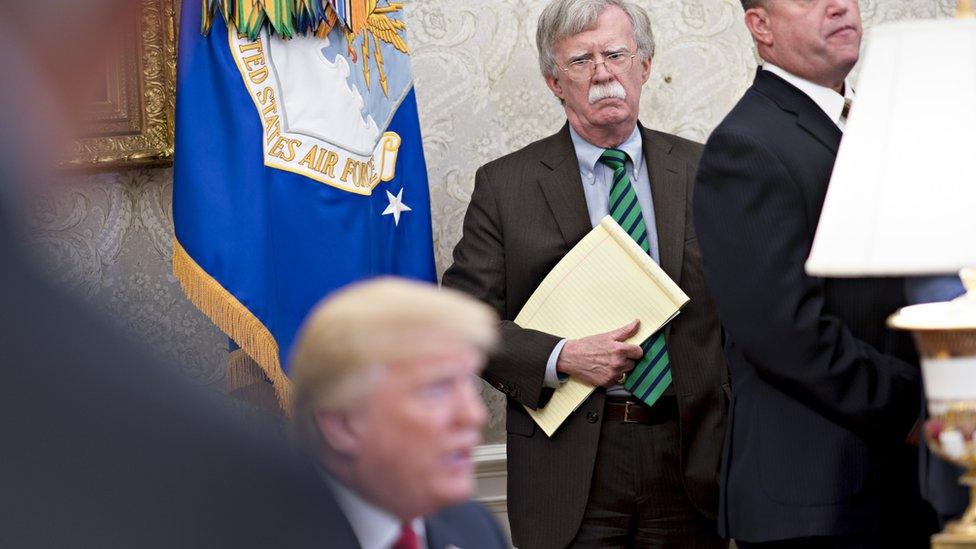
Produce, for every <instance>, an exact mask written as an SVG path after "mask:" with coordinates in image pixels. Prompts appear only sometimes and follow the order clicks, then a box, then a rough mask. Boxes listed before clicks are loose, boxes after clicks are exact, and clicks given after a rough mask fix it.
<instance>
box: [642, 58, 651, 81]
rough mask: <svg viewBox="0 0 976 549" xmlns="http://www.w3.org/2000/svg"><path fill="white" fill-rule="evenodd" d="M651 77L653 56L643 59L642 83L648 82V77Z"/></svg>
mask: <svg viewBox="0 0 976 549" xmlns="http://www.w3.org/2000/svg"><path fill="white" fill-rule="evenodd" d="M650 77H651V58H650V57H648V58H647V59H645V60H643V61H641V84H647V79H648V78H650Z"/></svg>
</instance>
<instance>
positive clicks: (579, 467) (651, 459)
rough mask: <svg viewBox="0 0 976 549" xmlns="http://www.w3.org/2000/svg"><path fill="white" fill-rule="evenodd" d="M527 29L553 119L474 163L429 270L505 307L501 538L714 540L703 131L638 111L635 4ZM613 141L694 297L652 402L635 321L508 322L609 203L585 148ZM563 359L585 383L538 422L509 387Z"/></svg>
mask: <svg viewBox="0 0 976 549" xmlns="http://www.w3.org/2000/svg"><path fill="white" fill-rule="evenodd" d="M573 21H575V22H576V26H575V27H574V26H573V24H572V23H573ZM537 41H538V45H539V50H540V64H541V66H542V71H543V74H544V76H545V78H546V82H547V84H548V85H549V87H550V89H551V90H552V91H553V93H554V94H555V95H556V97H558V98H559V99H560V100H561V101H562V103H563V106H564V108H565V110H566V115H567V118H568V124H567V126H565V127H563V129H562V130H561V131H559V132H558V133H557V134H555V135H552V136H550V137H547V138H545V139H542V140H541V141H537V142H535V143H533V144H531V145H529V146H527V147H525V148H524V149H522V150H519V151H516V152H514V153H512V154H510V155H508V156H505V157H503V158H501V159H498V160H496V161H494V162H491V163H489V164H487V165H485V166H483V167H482V168H481V169H479V170H478V173H477V175H476V181H475V188H474V193H473V195H472V198H471V204H470V206H469V208H468V211H467V215H466V217H465V221H464V234H463V237H462V239H461V241H460V242H459V243H458V245H457V248H455V250H454V264H453V265H452V266H451V267H450V269H448V271H447V272H446V273H445V275H444V280H443V282H444V285H445V286H450V287H454V288H458V289H461V290H463V291H466V292H468V293H470V294H472V295H474V296H475V297H477V298H479V299H481V300H482V301H484V302H486V303H488V304H489V305H491V306H492V307H493V308H494V309H495V310H496V311H497V312H498V314H499V315H500V316H501V318H502V319H503V322H502V342H501V345H500V350H499V352H498V353H497V354H496V355H495V356H494V357H493V358H492V359H491V360H490V361H489V363H488V366H487V368H486V369H485V371H484V374H483V377H484V378H485V379H486V380H487V381H488V382H489V383H490V384H491V385H493V386H494V387H496V388H497V389H499V390H500V391H502V392H503V393H505V394H506V395H507V397H508V416H507V424H506V429H507V431H508V508H509V519H510V521H511V530H512V536H513V541H514V543H515V545H517V546H519V547H523V548H536V547H565V546H568V545H575V546H600V547H624V546H627V547H630V546H633V545H635V544H636V545H638V546H648V545H650V546H659V547H716V546H724V545H725V544H726V543H725V542H724V541H723V540H721V539H719V538H718V536H717V534H716V526H715V523H714V516H715V511H716V506H717V483H716V478H717V472H718V458H719V453H720V447H721V444H722V438H723V433H724V429H725V411H726V408H727V396H726V393H725V391H724V390H723V383H725V381H726V379H727V375H726V372H725V367H724V364H723V362H722V356H721V348H720V341H721V333H720V328H719V326H718V323H717V321H716V319H715V315H714V313H713V309H712V303H711V299H710V298H709V297H708V295H707V294H706V292H705V285H704V278H703V275H702V272H701V266H700V260H699V252H698V247H697V243H696V241H695V234H694V230H693V229H692V222H691V212H690V200H691V194H692V181H693V180H694V173H695V166H696V164H697V161H698V158H699V153H700V148H701V147H700V145H698V144H696V143H693V142H690V141H687V140H684V139H681V138H679V137H675V136H672V135H667V134H664V133H660V132H655V131H651V130H648V129H646V128H643V127H642V126H640V125H639V124H638V121H637V118H638V102H639V98H640V91H641V86H642V85H643V83H644V82H645V81H646V80H647V77H648V74H649V72H650V65H651V55H652V53H653V40H652V38H651V34H650V21H649V18H648V17H647V14H646V13H645V12H644V11H643V10H642V9H640V8H638V7H636V6H634V5H632V4H630V3H628V2H612V1H608V2H603V3H602V4H601V3H597V5H594V4H593V3H592V2H579V1H575V0H557V1H555V2H552V3H551V4H550V5H549V6H548V7H547V8H546V9H545V11H544V12H543V13H542V15H541V17H540V20H539V30H538V36H537ZM614 148H615V149H619V150H622V151H624V152H625V153H626V156H627V157H628V161H627V168H626V169H627V174H628V177H629V178H630V181H631V188H633V189H634V192H635V194H636V195H637V200H638V201H639V202H640V207H641V213H642V216H643V220H644V221H645V224H646V227H648V228H649V230H648V231H647V233H648V238H649V239H650V241H651V244H650V254H651V256H652V257H654V258H655V259H656V260H659V263H660V265H661V267H662V268H663V269H664V271H665V272H667V273H668V275H669V276H671V278H673V279H674V280H675V281H676V282H677V283H678V285H679V286H681V288H682V289H683V290H684V291H685V292H687V293H688V295H689V296H690V297H691V302H690V303H689V304H688V306H687V307H686V308H685V309H684V311H683V312H682V313H681V314H680V315H679V316H678V317H677V318H676V319H675V320H674V321H673V322H671V323H670V324H669V325H668V327H667V328H666V329H665V334H666V344H667V349H668V352H669V353H670V360H671V372H672V382H671V384H670V386H669V387H668V388H667V389H666V390H665V391H664V396H662V397H661V398H660V399H659V400H657V401H656V402H654V403H653V405H651V406H647V405H646V404H644V403H642V402H640V401H638V400H637V399H635V398H634V396H633V395H632V394H630V393H629V392H628V391H627V390H626V389H623V388H622V387H621V386H620V384H619V382H620V379H621V374H624V373H626V372H627V371H629V370H630V369H632V368H633V367H634V364H635V362H634V361H635V360H636V359H640V358H641V356H642V351H641V348H640V347H639V346H637V345H631V344H627V343H623V340H625V339H626V338H627V337H629V336H630V335H631V334H632V333H634V331H635V330H636V329H637V324H636V323H634V322H632V323H630V324H628V325H626V326H623V327H620V328H619V329H617V330H614V331H612V332H609V333H606V334H597V335H593V336H590V337H586V338H582V339H579V340H565V341H564V340H560V338H559V337H558V336H557V335H553V334H546V333H540V332H538V331H534V330H529V329H523V328H521V327H519V326H517V325H516V324H514V323H513V322H512V319H514V318H515V317H516V315H517V314H518V312H519V310H520V309H521V308H522V306H523V304H524V303H525V302H526V300H527V299H528V298H529V296H530V295H531V294H532V292H533V291H534V290H535V289H536V287H537V286H538V285H539V284H540V283H541V281H542V279H543V278H544V277H545V276H546V274H547V273H548V272H549V271H550V270H551V269H552V268H553V267H554V266H555V265H556V263H558V262H559V260H560V259H561V258H562V257H563V256H564V255H565V254H566V253H567V252H568V251H569V250H570V249H571V248H572V247H573V246H574V245H575V244H576V243H577V242H578V241H579V240H580V239H581V238H582V237H583V236H584V235H586V234H587V232H589V231H590V230H591V229H592V228H593V226H594V225H595V224H596V223H597V222H598V221H599V219H600V218H601V217H603V216H604V215H606V214H607V213H608V208H609V203H608V195H607V192H608V187H606V186H605V185H606V183H607V180H606V178H608V177H609V176H611V175H612V174H613V171H612V170H610V169H609V168H608V167H607V166H604V165H602V164H601V161H600V160H599V157H600V156H601V155H602V154H603V151H604V149H614ZM625 230H626V228H625ZM567 375H571V376H575V377H577V378H579V379H581V380H584V381H587V382H589V383H591V384H593V385H595V386H597V387H598V390H597V391H595V392H594V393H593V394H592V396H590V397H589V398H588V399H587V400H586V401H585V402H583V404H582V405H581V406H580V407H579V408H578V409H577V410H576V411H575V412H574V413H573V414H572V415H570V417H569V418H568V419H567V420H566V422H565V423H564V424H563V425H562V426H560V427H559V429H558V430H557V431H556V432H555V433H554V434H553V436H552V437H547V436H546V434H545V433H544V432H542V431H541V430H540V429H538V428H536V425H535V423H534V422H533V421H532V419H531V418H530V417H529V416H528V414H527V413H526V412H525V410H524V408H523V405H525V406H528V407H530V408H534V409H538V408H540V407H543V406H545V405H546V403H547V402H548V400H549V398H550V397H551V396H552V393H553V388H554V387H558V386H559V384H560V383H561V381H562V380H564V379H565V376H567ZM725 388H726V389H727V386H725Z"/></svg>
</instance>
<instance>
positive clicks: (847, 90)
mask: <svg viewBox="0 0 976 549" xmlns="http://www.w3.org/2000/svg"><path fill="white" fill-rule="evenodd" d="M762 68H763V70H765V71H769V72H771V73H773V74H775V75H776V76H778V77H780V78H782V79H783V80H786V81H787V82H789V83H790V84H792V85H793V86H795V87H796V88H797V89H799V90H800V91H802V92H803V93H805V94H806V95H807V96H808V97H809V98H810V99H812V100H813V102H814V103H816V104H817V106H819V107H820V108H821V110H823V112H825V113H826V114H827V117H828V118H830V119H831V120H832V121H833V122H834V124H837V126H838V127H839V128H840V129H842V130H843V129H844V124H843V122H842V121H841V113H842V112H844V100H845V99H851V100H853V99H854V88H852V87H851V83H850V81H848V80H845V81H844V95H841V94H839V93H837V92H836V91H834V90H832V89H830V88H828V87H826V86H821V85H820V84H814V83H813V82H811V81H809V80H806V79H804V78H800V77H799V76H797V75H795V74H793V73H790V72H787V71H785V70H784V69H781V68H779V67H777V66H776V65H774V64H772V63H770V62H768V61H766V62H764V63H763V67H762Z"/></svg>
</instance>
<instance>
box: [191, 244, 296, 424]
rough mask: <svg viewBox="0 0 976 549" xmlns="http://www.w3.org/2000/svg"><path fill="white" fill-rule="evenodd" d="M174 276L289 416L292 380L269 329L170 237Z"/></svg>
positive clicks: (192, 301)
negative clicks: (250, 361)
mask: <svg viewBox="0 0 976 549" xmlns="http://www.w3.org/2000/svg"><path fill="white" fill-rule="evenodd" d="M173 275H175V276H176V278H177V280H179V281H180V286H182V288H183V292H184V293H185V294H186V297H187V298H188V299H189V300H190V302H191V303H193V304H194V305H195V306H196V307H197V308H198V309H200V310H201V311H202V312H203V314H205V315H207V316H208V317H209V318H210V320H212V321H213V322H214V324H216V325H217V327H218V328H220V329H221V330H223V332H224V333H225V334H227V335H228V336H229V337H230V338H231V339H233V340H234V341H235V342H236V343H237V345H239V346H240V348H241V349H243V350H244V352H246V353H247V354H248V355H249V356H250V357H251V358H253V359H254V361H255V362H257V363H258V365H259V366H260V367H261V370H262V371H263V372H264V375H266V376H267V377H268V379H270V380H271V383H272V384H273V385H274V388H275V395H276V396H277V398H278V404H279V405H280V406H281V409H282V410H284V411H285V414H286V415H287V416H289V417H290V416H291V380H289V379H288V376H286V375H285V372H284V370H282V369H281V362H280V361H279V359H278V342H277V341H275V339H274V336H272V335H271V332H270V331H269V330H268V328H267V327H266V326H265V325H264V324H263V323H262V322H261V321H260V320H258V318H257V317H256V316H254V314H253V313H252V312H251V311H249V310H248V309H247V307H245V306H244V305H243V304H241V302H240V301H238V300H237V298H235V297H234V296H233V295H231V293H230V292H228V291H227V290H226V289H224V287H223V286H221V285H220V283H219V282H217V281H216V280H214V278H213V277H212V276H210V275H209V274H208V273H207V272H206V271H204V270H203V268H201V267H200V265H198V264H197V262H196V261H194V260H193V258H192V257H190V255H189V254H188V253H186V250H184V249H183V246H182V245H180V243H179V241H178V240H177V239H176V238H173Z"/></svg>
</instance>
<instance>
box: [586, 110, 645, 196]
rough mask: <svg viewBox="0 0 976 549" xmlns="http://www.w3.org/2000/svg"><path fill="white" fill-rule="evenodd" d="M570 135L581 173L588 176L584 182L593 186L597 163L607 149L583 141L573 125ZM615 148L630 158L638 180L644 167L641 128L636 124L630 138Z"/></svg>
mask: <svg viewBox="0 0 976 549" xmlns="http://www.w3.org/2000/svg"><path fill="white" fill-rule="evenodd" d="M569 135H570V137H571V138H572V139H573V148H574V149H576V160H577V161H578V162H579V168H580V173H581V174H584V175H585V176H586V177H584V178H583V180H584V182H586V183H589V184H591V185H592V184H594V183H595V180H594V179H593V168H594V167H596V163H597V162H599V161H600V155H602V154H603V151H604V150H606V149H604V148H602V147H597V146H596V145H594V144H592V143H590V142H589V141H587V140H586V139H583V137H582V136H581V135H580V134H578V133H576V130H574V129H573V126H572V125H570V126H569ZM614 148H615V149H620V150H622V151H624V152H625V153H627V156H629V157H630V161H631V163H632V164H633V168H634V178H635V179H636V178H637V177H638V176H639V175H640V170H641V167H642V166H643V165H644V146H643V141H642V140H641V133H640V128H639V127H637V125H636V124H634V131H632V132H631V133H630V137H628V138H627V139H625V140H624V142H623V143H621V144H619V145H617V146H616V147H614Z"/></svg>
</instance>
